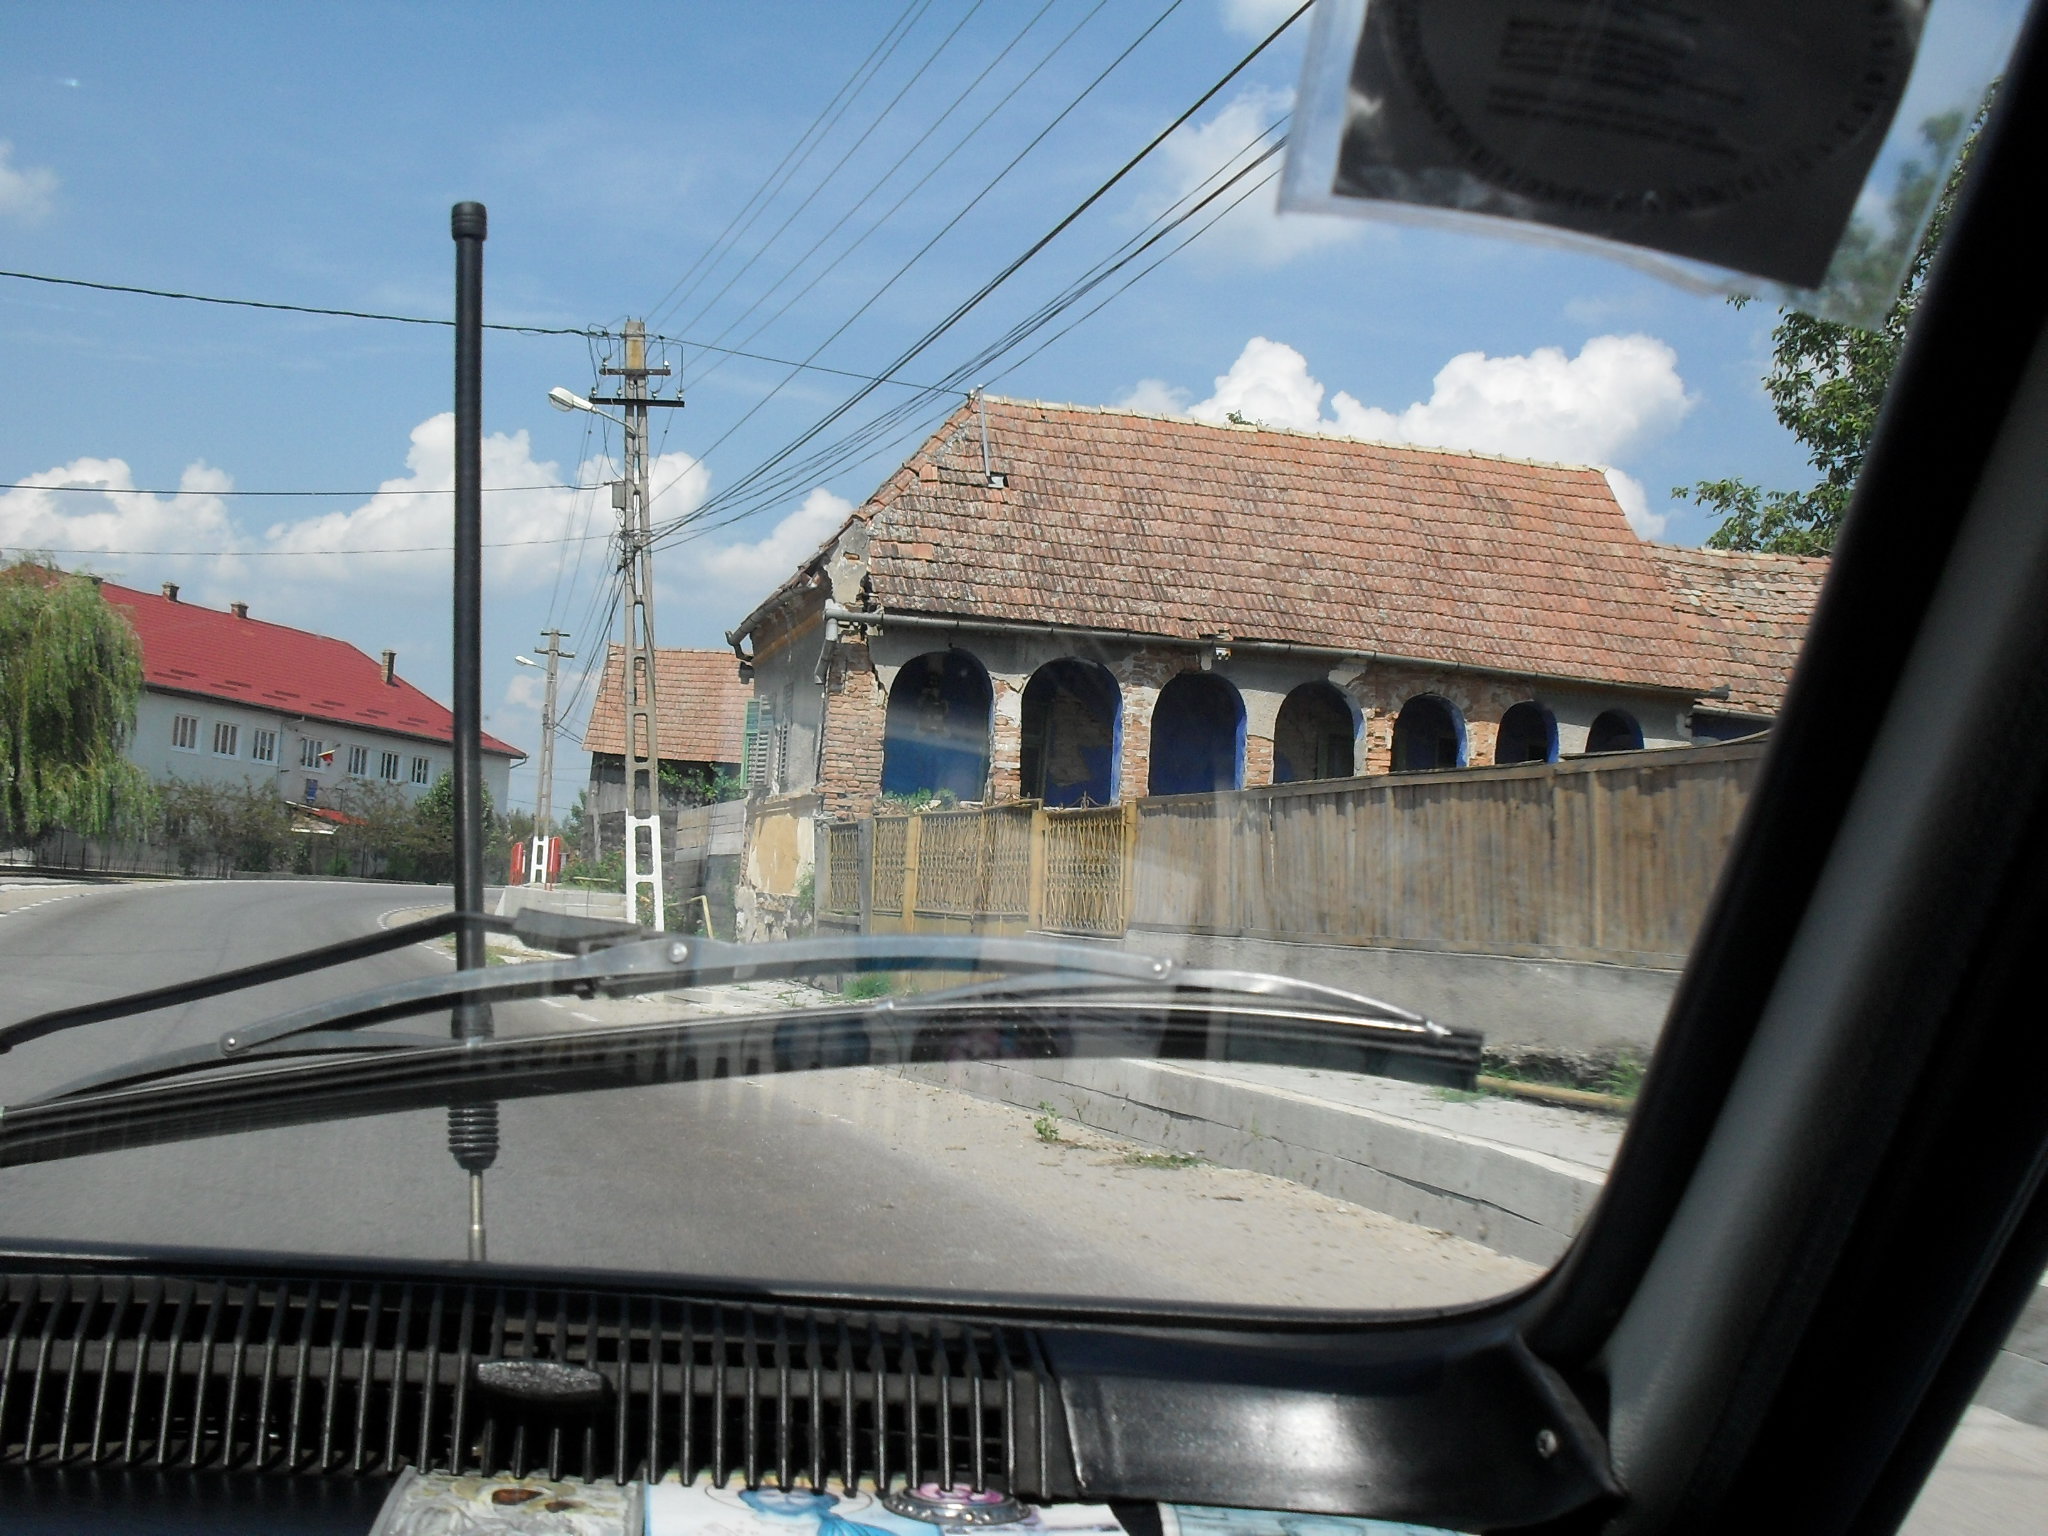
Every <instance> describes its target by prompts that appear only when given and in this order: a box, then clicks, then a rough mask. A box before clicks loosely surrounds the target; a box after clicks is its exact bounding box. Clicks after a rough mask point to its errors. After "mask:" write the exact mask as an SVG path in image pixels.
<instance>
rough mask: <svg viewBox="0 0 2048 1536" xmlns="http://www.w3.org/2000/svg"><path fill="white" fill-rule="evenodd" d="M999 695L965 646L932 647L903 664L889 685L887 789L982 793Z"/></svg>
mask: <svg viewBox="0 0 2048 1536" xmlns="http://www.w3.org/2000/svg"><path fill="white" fill-rule="evenodd" d="M994 700H995V693H994V690H993V689H992V688H990V686H989V681H988V673H987V672H986V671H985V670H983V668H982V665H981V663H980V662H978V661H976V660H975V659H974V657H973V656H971V655H969V654H968V653H967V652H966V651H933V652H931V653H930V654H928V655H924V656H920V657H918V658H917V659H916V660H914V661H910V662H907V663H905V664H904V666H903V667H902V668H901V669H900V670H899V671H898V672H897V674H896V681H895V682H894V683H892V684H891V685H890V687H889V710H888V715H887V718H886V720H885V721H884V724H883V730H882V793H883V794H885V795H916V794H922V793H931V794H940V793H945V792H951V793H952V794H953V795H954V796H956V797H957V798H959V799H961V800H979V799H981V798H982V796H983V793H984V792H985V790H986V789H987V786H988V727H989V711H990V707H991V705H992V704H993V703H994Z"/></svg>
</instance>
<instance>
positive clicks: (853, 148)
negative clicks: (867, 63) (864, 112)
mask: <svg viewBox="0 0 2048 1536" xmlns="http://www.w3.org/2000/svg"><path fill="white" fill-rule="evenodd" d="M981 6H982V0H971V3H970V4H969V5H968V7H967V10H966V11H965V12H964V13H963V14H962V15H961V17H960V19H959V20H958V21H956V22H954V23H953V30H952V31H950V32H948V33H947V34H946V35H945V36H944V37H943V38H941V39H940V40H939V46H938V47H936V48H934V49H933V50H932V51H931V52H930V53H928V54H926V55H925V59H924V62H923V63H922V64H920V65H918V66H917V68H916V69H915V70H913V71H912V72H911V76H910V78H909V79H908V80H906V81H904V82H903V84H902V85H901V86H900V87H898V89H897V91H896V94H895V95H894V96H891V97H890V98H889V103H888V105H887V106H885V107H883V108H882V110H881V111H880V112H878V113H876V114H875V117H874V119H873V121H871V122H870V123H869V124H868V125H867V127H865V128H863V129H862V130H861V131H860V135H859V137H857V138H856V139H855V140H854V141H853V142H852V143H851V144H849V145H848V146H847V147H846V152H845V153H844V154H842V155H841V156H840V157H839V158H838V159H837V160H835V161H834V162H833V163H832V168H831V169H830V170H828V171H826V172H825V174H824V175H823V176H821V177H819V178H818V184H817V185H816V186H814V187H812V188H811V190H810V191H809V192H806V193H805V194H804V197H803V201H802V202H800V203H798V204H797V205H796V207H795V208H793V209H791V210H790V211H789V213H788V214H786V215H785V216H784V217H783V220H782V222H781V223H780V224H778V225H776V226H775V229H774V232H773V233H771V234H770V235H769V236H768V238H767V239H766V240H763V241H762V242H761V243H760V244H759V245H758V246H756V247H755V248H754V253H753V254H752V255H751V256H749V257H748V258H747V259H746V260H745V261H744V262H742V263H741V265H740V269H739V270H738V271H737V272H735V273H733V275H732V276H731V277H729V278H727V279H726V280H725V286H724V287H722V288H720V289H719V290H718V292H716V293H714V294H713V295H711V297H710V298H708V299H706V300H705V301H704V302H703V303H702V304H700V305H698V306H697V312H696V313H695V314H693V315H692V316H691V317H690V318H689V319H688V320H686V321H684V322H683V325H684V328H685V329H687V328H688V327H690V326H692V325H695V324H696V323H697V322H698V321H699V320H701V319H702V318H703V317H704V316H705V315H706V314H707V313H709V311H710V309H711V307H712V306H713V305H714V304H716V303H717V302H718V301H719V300H720V299H722V298H724V297H725V296H726V294H727V293H729V292H731V291H732V285H733V284H734V283H736V282H738V281H739V280H740V279H741V278H742V277H744V276H746V274H747V272H748V271H749V270H750V269H751V268H752V267H753V265H754V263H755V262H757V261H759V260H760V259H761V258H762V257H763V256H765V255H766V254H767V253H768V251H769V250H770V249H771V248H772V247H773V246H774V244H775V242H776V241H778V240H780V239H781V238H782V236H783V234H784V232H785V231H786V230H788V228H789V226H790V225H791V224H793V223H794V222H796V220H797V219H798V218H799V217H801V216H802V214H803V211H804V210H805V209H806V208H808V207H810V206H811V204H812V203H813V202H814V201H816V200H817V197H818V194H819V193H821V192H823V191H824V190H825V189H826V188H827V187H829V186H830V185H832V181H833V178H834V177H836V176H837V175H838V174H839V172H840V170H841V169H842V168H843V167H844V166H845V165H846V162H847V161H849V160H851V159H852V158H853V157H854V156H855V155H856V154H858V153H859V152H860V147H861V146H862V145H863V144H865V143H867V141H868V139H869V138H870V137H871V136H872V135H873V134H874V132H875V130H876V129H878V128H880V127H881V126H882V124H883V123H885V122H887V121H888V120H889V117H890V115H891V114H892V113H894V112H895V110H896V109H897V107H899V106H901V105H902V104H903V98H904V97H905V96H907V95H909V94H910V91H911V88H912V87H913V86H915V85H916V84H917V82H918V81H920V80H922V79H923V78H924V77H925V72H926V71H927V70H929V69H930V68H931V67H932V65H934V64H935V63H937V62H938V59H939V55H940V54H942V53H944V52H945V51H946V50H947V49H948V48H950V47H952V46H953V39H954V38H956V37H958V36H959V35H960V32H961V29H962V28H963V27H965V26H966V25H967V23H968V22H970V21H972V20H973V19H974V16H975V14H976V13H977V12H978V11H980V9H981ZM676 307H677V308H680V307H681V306H680V305H678V306H676Z"/></svg>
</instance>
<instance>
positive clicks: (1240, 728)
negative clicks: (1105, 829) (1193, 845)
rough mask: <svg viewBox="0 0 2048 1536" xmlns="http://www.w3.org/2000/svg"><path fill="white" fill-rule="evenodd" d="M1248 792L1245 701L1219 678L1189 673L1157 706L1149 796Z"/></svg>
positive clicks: (1168, 689)
mask: <svg viewBox="0 0 2048 1536" xmlns="http://www.w3.org/2000/svg"><path fill="white" fill-rule="evenodd" d="M1243 787H1244V700H1243V699H1242V698H1240V697H1239V696H1238V692H1237V689H1235V688H1234V687H1232V686H1231V685H1230V684H1229V683H1228V682H1226V681H1225V680H1224V679H1223V678H1220V677H1218V676H1217V675H1216V674H1215V673H1213V672H1183V673H1181V674H1180V676H1178V677H1176V678H1175V679H1174V680H1173V681H1172V682H1170V683H1168V684H1167V685H1166V686H1165V687H1164V688H1162V689H1160V690H1159V702H1158V703H1157V704H1155V705H1153V706H1152V749H1151V769H1150V773H1149V775H1148V778H1147V782H1146V786H1145V789H1146V793H1147V794H1153V795H1210V794H1214V793H1215V792H1216V791H1217V790H1219V789H1242V788H1243Z"/></svg>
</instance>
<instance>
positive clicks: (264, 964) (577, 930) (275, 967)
mask: <svg viewBox="0 0 2048 1536" xmlns="http://www.w3.org/2000/svg"><path fill="white" fill-rule="evenodd" d="M463 928H479V929H482V930H483V931H484V932H485V933H503V934H511V935H513V936H514V937H516V938H518V939H520V940H521V941H522V942H524V943H528V944H534V945H536V946H538V947H540V948H544V949H554V950H562V951H565V952H568V953H582V952H584V951H586V950H589V949H593V948H596V947H598V946H600V945H603V944H612V943H618V942H621V941H622V940H625V939H631V938H638V937H641V936H642V935H643V934H644V933H645V932H646V930H645V929H643V928H640V927H639V926H637V925H636V924H633V923H611V922H605V921H602V920H600V919H595V918H583V917H569V916H565V915H563V914H560V913H552V912H536V911H533V910H531V909H529V910H527V911H523V912H521V913H520V914H519V915H518V916H517V917H516V918H504V917H493V916H491V915H490V914H488V913H484V912H442V913H439V914H438V915H436V916H434V917H428V918H422V919H420V920H419V921H418V922H412V923H400V924H398V925H397V926H396V927H394V928H385V929H382V930H380V931H378V932H376V933H372V934H366V935H364V936H363V937H362V938H358V939H343V940H342V941H341V942H340V943H337V944H322V945H319V946H318V947H316V948H313V949H302V950H300V951H298V952H297V953H296V954H290V955H285V956H283V957H282V958H280V959H276V960H261V961H258V962H257V963H256V964H254V965H245V966H242V967H240V968H238V969H236V970H232V971H216V972H215V973H214V974H212V975H210V976H200V977H195V978H194V979H193V980H191V981H176V982H172V983H171V984H170V985H168V986H162V987H152V988H150V989H149V990H148V991H146V992H128V993H124V994H122V995H121V996H119V997H110V998H107V999H105V1000H104V1001H101V1002H97V1003H81V1004H79V1005H78V1006H76V1007H73V1008H58V1009H54V1010H52V1011H51V1012H49V1013H39V1014H37V1015H36V1016H35V1017H34V1018H32V1019H22V1020H20V1021H19V1022H18V1023H14V1024H8V1025H5V1026H4V1027H0V1054H4V1053H6V1052H7V1051H10V1050H12V1049H13V1048H14V1047H15V1046H17V1045H22V1044H25V1043H27V1042H28V1041H30V1040H40V1039H41V1038H42V1037H43V1036H45V1035H54V1034H57V1033H59V1032H60V1031H63V1030H67V1029H77V1028H79V1027H81V1026H82V1025H86V1024H103V1023H106V1022H108V1021H109V1020H112V1019H125V1018H129V1017H132V1016H133V1015H135V1014H138V1013H153V1012H155V1011H156V1010H157V1009H159V1008H175V1007H177V1006H178V1005H179V1004H180V1003H193V1002H199V1001H201V1000H203V999H205V998H209V997H224V996H226V995H227V994H228V993H230V992H240V991H244V990H246V989H247V988H250V987H260V986H264V985H267V984H268V983H270V982H273V981H289V980H290V979H291V978H292V977H294V976H309V975H311V974H312V973H313V972H315V971H324V970H328V969H331V968H332V967H334V966H337V965H347V964H349V963H350V962H351V961H355V960H366V959H368V958H370V957H371V956H372V955H383V954H389V953H390V952H391V951H393V950H397V949H404V948H406V947H407V946H409V945H413V944H422V943H425V942H427V941H428V940H430V939H442V938H447V937H448V936H449V935H450V934H453V933H456V932H458V931H459V930H461V929H463Z"/></svg>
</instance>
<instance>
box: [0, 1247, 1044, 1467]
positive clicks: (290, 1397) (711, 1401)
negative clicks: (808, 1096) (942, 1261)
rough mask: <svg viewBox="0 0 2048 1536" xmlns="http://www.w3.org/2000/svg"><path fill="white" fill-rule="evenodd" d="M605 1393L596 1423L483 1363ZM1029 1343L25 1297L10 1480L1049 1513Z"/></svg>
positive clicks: (821, 1329) (443, 1297)
mask: <svg viewBox="0 0 2048 1536" xmlns="http://www.w3.org/2000/svg"><path fill="white" fill-rule="evenodd" d="M505 1360H544V1361H549V1362H552V1363H554V1364H557V1365H560V1366H564V1367H569V1368H580V1371H581V1372H588V1373H594V1374H595V1375H596V1376H597V1377H600V1378H602V1381H603V1388H602V1390H601V1391H600V1392H597V1393H595V1394H594V1396H592V1397H590V1398H589V1399H587V1400H586V1401H584V1402H583V1403H581V1404H580V1405H579V1406H575V1407H566V1406H555V1407H547V1406H542V1405H541V1404H539V1403H537V1402H533V1401H529V1400H526V1399H524V1398H521V1397H515V1396H509V1395H506V1394H504V1393H503V1392H501V1391H493V1390H492V1389H491V1388H490V1387H488V1386H487V1385H485V1378H484V1377H482V1376H480V1375H479V1373H478V1366H479V1364H480V1363H483V1362H487V1361H505ZM1049 1385H1050V1383H1049V1378H1048V1375H1047V1372H1046V1370H1045V1368H1044V1364H1043V1361H1042V1360H1041V1358H1040V1356H1039V1353H1038V1346H1037V1343H1036V1341H1035V1340H1034V1339H1033V1338H1032V1336H1031V1335H1030V1334H1029V1333H1028V1332H1027V1331H1024V1330H1020V1329H1014V1328H1007V1327H1003V1326H1000V1325H989V1324H985V1323H980V1322H973V1321H968V1320H964V1319H944V1318H930V1317H917V1318H912V1317H906V1316H900V1315H878V1314H866V1313H828V1312H820V1311H809V1310H798V1309H790V1308H781V1307H767V1306H755V1307H748V1306H736V1305H727V1304H723V1303H715V1302H701V1301H691V1300H686V1299H681V1298H674V1297H665V1296H649V1295H621V1294H596V1293H589V1292H568V1291H556V1290H535V1289H530V1288H524V1287H511V1286H490V1285H435V1284H425V1283H422V1284H409V1283H406V1282H403V1281H376V1280H352V1281H350V1280H344V1281H277V1280H234V1279H185V1278H172V1279H158V1278H153V1277H151V1278H140V1279H137V1278H130V1277H123V1276H106V1275H11V1276H8V1277H6V1278H5V1280H4V1285H0V1465H10V1464H11V1465H17V1466H19V1465H31V1466H41V1467H71V1468H82V1469H83V1468H139V1467H160V1468H194V1469H200V1470H208V1469H211V1470H216V1471H236V1472H261V1473H273V1474H296V1475H301V1476H307V1475H313V1476H320V1475H343V1476H346V1475H351V1474H353V1475H389V1474H390V1473H393V1472H395V1471H397V1470H398V1469H399V1468H400V1467H402V1466H405V1465H407V1464H410V1465H413V1466H418V1467H422V1468H436V1469H442V1470H449V1471H456V1472H469V1473H479V1472H501V1471H510V1472H512V1473H513V1474H514V1475H518V1476H524V1475H528V1474H531V1473H534V1472H539V1471H545V1473H546V1475H547V1476H549V1477H563V1476H568V1477H579V1478H598V1477H611V1478H616V1479H618V1480H620V1481H624V1480H626V1479H628V1478H632V1477H641V1476H645V1477H653V1478H660V1477H662V1476H663V1475H665V1474H666V1473H669V1472H677V1473H679V1474H681V1475H682V1476H684V1477H685V1478H688V1477H691V1476H693V1475H696V1474H697V1473H700V1472H708V1473H709V1474H710V1475H711V1476H712V1477H713V1478H714V1479H715V1480H717V1481H719V1482H724V1481H725V1480H726V1479H727V1478H728V1477H730V1476H732V1475H734V1474H736V1473H737V1474H739V1475H741V1476H744V1477H745V1479H746V1480H747V1481H748V1482H749V1483H759V1482H761V1481H762V1480H763V1479H764V1478H766V1477H768V1476H770V1475H773V1476H774V1477H775V1478H777V1479H778V1480H779V1481H780V1482H781V1483H782V1484H783V1485H784V1486H787V1485H788V1484H789V1483H790V1482H791V1480H792V1479H793V1478H796V1477H799V1476H801V1477H807V1478H809V1479H810V1481H811V1483H812V1485H813V1486H817V1485H819V1484H822V1483H823V1482H824V1481H825V1480H826V1479H828V1478H843V1479H844V1480H845V1481H846V1482H848V1483H853V1482H855V1481H856V1480H858V1479H863V1478H872V1479H873V1480H874V1482H875V1483H876V1485H878V1486H882V1487H886V1486H888V1484H889V1480H890V1479H891V1478H892V1477H895V1476H898V1475H901V1476H903V1477H905V1478H907V1479H908V1481H909V1482H910V1483H911V1484H912V1485H915V1484H917V1483H919V1482H924V1481H932V1480H936V1481H937V1482H939V1483H940V1484H941V1485H944V1484H948V1483H955V1482H965V1483H971V1484H973V1485H975V1486H977V1487H993V1488H1008V1489H1012V1490H1015V1491H1018V1492H1022V1493H1032V1492H1037V1491H1041V1490H1043V1489H1045V1488H1046V1486H1047V1483H1048V1475H1047V1474H1048V1467H1047V1457H1048V1454H1049V1449H1048V1448H1049V1443H1050V1441H1049V1436H1050V1435H1051V1432H1052V1421H1051V1420H1050V1419H1049V1417H1048V1415H1050V1414H1052V1413H1053V1412H1055V1411H1056V1410H1055V1409H1054V1408H1053V1405H1052V1403H1051V1402H1050V1398H1049Z"/></svg>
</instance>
